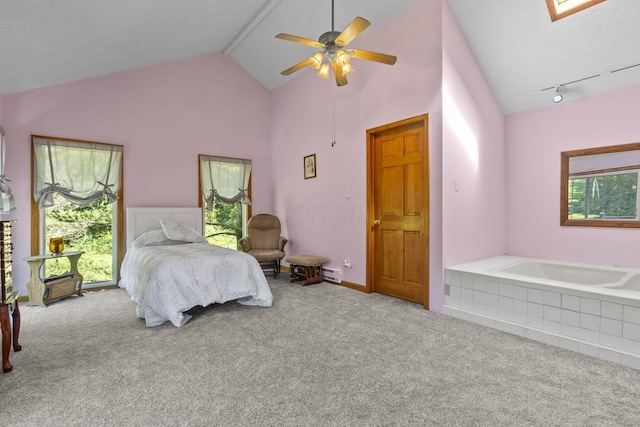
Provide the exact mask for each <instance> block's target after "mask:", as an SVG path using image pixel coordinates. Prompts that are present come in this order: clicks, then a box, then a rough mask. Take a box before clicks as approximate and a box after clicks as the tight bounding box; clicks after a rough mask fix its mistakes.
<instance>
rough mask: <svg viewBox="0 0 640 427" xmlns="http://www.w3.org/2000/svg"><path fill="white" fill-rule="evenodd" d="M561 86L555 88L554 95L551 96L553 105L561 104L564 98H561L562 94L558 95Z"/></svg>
mask: <svg viewBox="0 0 640 427" xmlns="http://www.w3.org/2000/svg"><path fill="white" fill-rule="evenodd" d="M561 87H562V86H556V93H555V95H554V96H553V103H554V104H559V103H561V102H562V100H563V99H564V96H562V94H561V93H560V88H561Z"/></svg>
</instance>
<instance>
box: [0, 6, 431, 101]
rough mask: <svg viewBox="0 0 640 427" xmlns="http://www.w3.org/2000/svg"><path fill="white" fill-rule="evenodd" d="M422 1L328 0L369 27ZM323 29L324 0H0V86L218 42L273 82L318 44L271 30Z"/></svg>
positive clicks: (87, 73) (189, 52) (83, 73)
mask: <svg viewBox="0 0 640 427" xmlns="http://www.w3.org/2000/svg"><path fill="white" fill-rule="evenodd" d="M419 1H420V0H393V1H389V0H387V1H385V0H335V29H336V30H337V31H341V30H343V29H344V28H345V27H346V26H347V25H348V24H349V23H350V22H351V21H352V20H353V19H354V18H355V17H356V16H362V17H364V18H366V19H368V20H369V21H371V23H372V27H375V26H376V25H379V24H380V23H382V22H384V21H386V20H388V19H389V18H391V17H393V16H395V15H397V14H398V13H400V12H402V11H403V10H406V9H408V8H409V7H411V6H412V5H414V4H416V3H418V2H419ZM252 23H254V24H257V25H256V26H255V28H252V29H251V31H250V32H248V34H246V37H244V38H242V36H244V35H245V31H244V30H245V29H246V28H247V26H249V25H250V24H252ZM329 30H331V1H330V0H241V1H238V0H235V1H234V0H108V1H104V0H64V1H58V0H56V1H35V0H0V93H3V94H8V93H12V92H18V91H22V90H26V89H32V88H37V87H43V86H48V85H52V84H58V83H63V82H69V81H74V80H79V79H82V78H87V77H95V76H100V75H104V74H109V73H113V72H117V71H123V70H129V69H134V68H140V67H144V66H149V65H155V64H160V63H164V62H168V61H175V60H180V59H185V58H190V57H195V56H200V55H205V54H209V53H215V52H225V53H227V54H229V55H230V56H231V57H232V58H234V59H235V60H236V61H237V62H238V63H240V65H242V66H243V67H244V68H245V69H246V70H247V71H248V72H249V73H251V74H252V75H253V76H254V77H255V78H256V79H258V80H259V81H260V82H261V83H262V84H263V85H264V86H265V87H267V88H268V89H272V88H274V87H276V86H278V85H280V84H282V83H283V82H285V81H286V79H287V78H286V77H283V76H281V75H280V72H281V71H282V70H284V69H287V68H289V67H290V66H292V65H294V64H296V63H298V62H300V61H301V60H303V59H304V58H308V57H309V56H311V55H312V54H313V53H315V51H314V50H313V48H311V47H308V46H304V45H300V44H298V43H292V42H288V41H283V40H278V39H276V38H275V37H274V36H275V35H276V34H278V33H281V32H284V33H289V34H293V35H297V36H301V37H304V38H309V39H313V40H317V38H318V37H319V36H320V34H322V33H324V32H326V31H329ZM237 38H240V42H239V44H237V43H233V42H234V41H235V40H236V39H237ZM362 48H363V49H367V48H368V47H365V46H363V47H362ZM368 50H375V49H373V48H371V49H368ZM390 53H391V52H390Z"/></svg>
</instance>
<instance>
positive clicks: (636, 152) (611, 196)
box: [560, 143, 640, 228]
mask: <svg viewBox="0 0 640 427" xmlns="http://www.w3.org/2000/svg"><path fill="white" fill-rule="evenodd" d="M560 166H561V167H560V225H570V226H578V227H616V228H619V227H633V228H640V215H639V214H638V213H639V210H638V208H639V207H640V197H638V179H639V178H638V175H640V143H631V144H622V145H611V146H604V147H594V148H585V149H580V150H573V151H564V152H562V153H560Z"/></svg>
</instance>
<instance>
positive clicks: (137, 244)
mask: <svg viewBox="0 0 640 427" xmlns="http://www.w3.org/2000/svg"><path fill="white" fill-rule="evenodd" d="M163 240H167V235H166V234H164V231H162V230H151V231H147V232H146V233H142V234H141V235H139V236H138V237H136V239H135V240H134V241H133V242H132V243H131V247H132V248H141V247H143V246H149V245H152V244H154V243H158V242H162V241H163Z"/></svg>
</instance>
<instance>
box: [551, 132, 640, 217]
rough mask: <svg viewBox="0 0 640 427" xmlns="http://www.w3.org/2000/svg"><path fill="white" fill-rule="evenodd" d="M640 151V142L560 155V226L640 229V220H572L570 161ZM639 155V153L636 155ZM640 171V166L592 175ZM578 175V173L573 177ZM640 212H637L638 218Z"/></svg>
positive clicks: (639, 194) (608, 170) (601, 170)
mask: <svg viewBox="0 0 640 427" xmlns="http://www.w3.org/2000/svg"><path fill="white" fill-rule="evenodd" d="M631 151H634V152H638V151H640V142H634V143H631V144H621V145H610V146H605V147H595V148H586V149H580V150H573V151H564V152H561V153H560V225H561V226H577V227H615V228H640V220H624V219H623V220H620V219H599V218H594V219H570V218H569V176H570V174H569V161H570V159H571V158H573V157H580V156H593V155H599V154H612V153H626V152H631ZM634 154H636V155H637V154H638V153H634ZM625 169H626V170H636V169H640V165H633V166H625V167H619V168H610V169H600V170H593V171H591V172H590V173H595V172H599V173H607V174H613V172H617V171H621V170H625ZM575 175H577V174H576V173H573V174H571V176H575ZM639 179H640V178H639ZM638 199H640V188H639V187H637V188H636V203H639V202H638ZM638 215H640V212H636V217H638Z"/></svg>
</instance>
